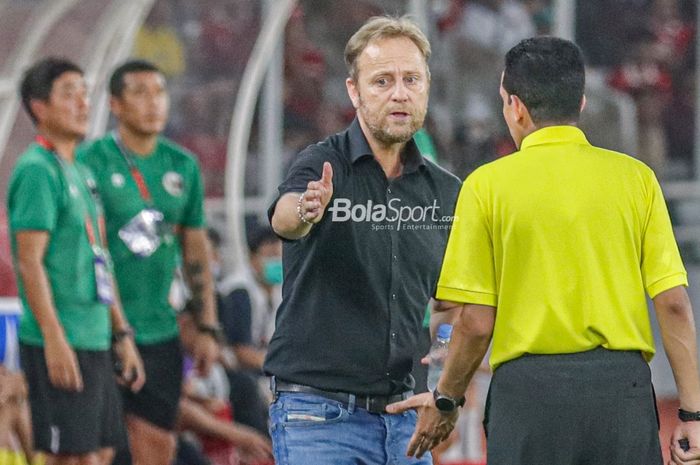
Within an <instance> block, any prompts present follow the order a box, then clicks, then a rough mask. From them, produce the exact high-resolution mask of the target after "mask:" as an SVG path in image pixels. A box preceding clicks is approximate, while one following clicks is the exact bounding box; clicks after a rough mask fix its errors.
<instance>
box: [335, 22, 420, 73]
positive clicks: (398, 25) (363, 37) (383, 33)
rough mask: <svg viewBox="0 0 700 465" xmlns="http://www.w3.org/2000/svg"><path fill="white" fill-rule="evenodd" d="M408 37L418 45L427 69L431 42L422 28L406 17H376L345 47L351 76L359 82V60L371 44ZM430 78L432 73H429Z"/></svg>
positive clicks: (346, 62) (346, 61) (346, 63)
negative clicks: (377, 41)
mask: <svg viewBox="0 0 700 465" xmlns="http://www.w3.org/2000/svg"><path fill="white" fill-rule="evenodd" d="M395 37H406V38H408V39H410V40H411V41H413V43H414V44H416V47H418V49H419V50H420V52H421V54H422V55H423V57H424V58H425V63H426V67H427V63H428V59H429V58H430V53H431V49H430V42H429V41H428V38H427V37H426V36H425V34H424V33H423V31H421V29H420V27H418V25H417V24H416V23H415V22H414V21H412V20H411V19H409V18H408V17H406V16H402V17H400V18H396V17H392V16H374V17H372V18H370V19H368V20H367V22H365V24H363V25H362V27H361V28H360V29H358V30H357V32H355V34H353V35H352V37H350V40H348V43H347V44H346V45H345V65H346V66H347V68H348V74H349V76H350V77H351V78H352V79H353V80H354V81H357V66H356V64H357V58H358V57H359V56H360V54H361V53H362V51H363V50H364V49H365V48H366V47H367V45H369V43H370V42H372V41H374V40H380V39H389V38H395ZM428 76H430V72H429V71H428Z"/></svg>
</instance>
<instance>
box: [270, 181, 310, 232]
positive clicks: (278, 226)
mask: <svg viewBox="0 0 700 465" xmlns="http://www.w3.org/2000/svg"><path fill="white" fill-rule="evenodd" d="M300 195H301V193H300V192H289V193H287V194H284V195H283V196H282V197H281V198H280V199H279V200H278V201H277V205H276V206H275V213H274V214H273V215H272V221H271V225H272V229H273V230H274V231H275V233H277V234H278V235H279V236H281V237H284V238H285V239H289V240H296V239H300V238H302V237H304V236H306V235H307V234H309V231H311V226H312V225H311V224H308V223H304V222H303V221H301V218H300V217H299V211H298V205H299V196H300Z"/></svg>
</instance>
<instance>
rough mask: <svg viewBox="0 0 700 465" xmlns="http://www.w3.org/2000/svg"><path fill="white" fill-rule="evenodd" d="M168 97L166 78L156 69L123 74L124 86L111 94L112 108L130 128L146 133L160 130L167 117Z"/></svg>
mask: <svg viewBox="0 0 700 465" xmlns="http://www.w3.org/2000/svg"><path fill="white" fill-rule="evenodd" d="M168 107H169V99H168V94H167V91H166V89H165V78H164V77H163V75H162V74H160V73H158V72H155V71H138V72H134V73H127V74H125V75H124V90H123V92H122V95H121V96H119V97H112V112H113V113H114V115H115V116H116V117H117V119H118V120H119V122H120V123H121V124H123V125H125V126H126V127H127V128H129V129H130V130H131V131H133V132H135V133H137V134H141V135H144V136H151V135H156V134H159V133H160V132H162V131H163V129H165V124H166V122H167V119H168Z"/></svg>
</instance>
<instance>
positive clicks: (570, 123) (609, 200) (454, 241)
mask: <svg viewBox="0 0 700 465" xmlns="http://www.w3.org/2000/svg"><path fill="white" fill-rule="evenodd" d="M584 81H585V71H584V64H583V57H582V54H581V51H580V50H579V48H578V47H577V46H576V45H574V44H573V43H571V42H569V41H566V40H563V39H557V38H552V37H538V38H533V39H526V40H524V41H522V42H520V43H519V44H518V45H516V46H515V47H514V48H513V49H511V50H510V51H509V52H508V54H507V55H506V64H505V70H504V73H503V76H502V81H501V88H500V93H501V97H502V99H503V116H504V118H505V120H506V123H507V124H508V128H509V130H510V133H511V136H512V137H513V139H514V140H515V143H516V145H517V146H518V147H519V151H518V152H516V153H515V154H513V155H511V156H508V157H505V158H502V159H500V160H497V161H495V162H493V163H490V164H487V165H485V166H482V167H481V168H479V169H477V170H476V171H475V172H474V173H473V174H472V175H471V176H469V177H468V178H467V180H466V181H465V183H464V185H463V187H462V190H461V193H460V196H459V200H458V203H457V207H456V212H455V214H456V217H457V218H458V220H455V223H454V226H453V229H452V232H451V235H450V238H449V242H448V246H447V249H446V252H445V258H444V262H443V268H442V273H441V277H440V281H439V284H438V291H437V298H438V299H441V300H442V301H447V302H453V303H454V305H453V306H454V307H456V306H459V307H461V312H460V316H459V317H458V320H457V321H456V322H455V328H454V332H453V333H452V342H451V345H450V352H449V357H448V360H447V362H446V367H445V371H444V373H443V375H442V378H441V379H440V383H439V384H438V387H437V389H436V390H435V392H434V393H432V394H431V393H427V394H421V395H419V396H415V397H413V398H411V399H408V400H406V401H403V402H401V403H398V404H394V405H393V406H390V407H389V408H387V410H389V411H391V412H392V413H394V412H399V411H403V410H406V409H408V408H416V409H417V410H418V411H419V414H420V418H419V421H418V425H417V427H416V433H415V435H414V436H413V438H412V442H411V443H410V445H409V450H408V454H409V455H417V456H421V455H422V454H423V453H424V452H425V451H427V450H429V449H431V448H432V447H434V446H435V445H436V444H437V443H438V442H440V441H441V440H443V439H444V438H446V437H447V435H448V434H449V432H450V431H451V430H452V428H453V426H454V423H455V420H456V418H457V414H456V406H457V405H459V404H460V403H461V401H462V394H463V393H464V391H465V389H466V387H467V384H468V383H469V381H470V379H471V377H472V375H473V373H474V371H475V370H476V369H477V367H478V366H479V363H480V362H481V360H482V358H483V357H484V354H485V353H486V349H487V347H488V345H489V343H490V342H491V341H492V339H493V341H492V342H493V347H492V352H491V358H490V363H491V366H492V368H493V370H494V374H493V379H492V382H491V387H490V391H489V397H488V400H487V407H486V408H487V411H486V415H485V420H484V426H485V429H486V432H487V438H488V439H487V440H488V452H487V453H488V463H489V465H582V464H587V465H603V464H604V465H647V464H648V465H652V464H653V465H657V464H661V463H662V456H661V448H660V444H659V435H658V417H657V413H656V409H655V402H654V394H653V388H652V385H651V374H650V370H649V366H648V363H647V362H648V361H649V360H650V359H651V357H652V356H653V354H654V342H653V337H652V330H651V326H650V322H649V314H648V309H647V301H646V295H645V294H648V295H649V296H650V297H651V298H652V299H653V301H654V308H655V310H656V314H657V318H658V321H659V325H660V327H661V332H662V336H663V343H664V348H665V349H666V353H667V354H668V358H669V361H670V362H671V368H672V369H673V374H674V377H675V380H676V385H677V387H678V393H679V396H680V404H681V410H680V411H679V417H680V420H681V421H680V422H679V423H678V425H677V427H676V429H675V432H674V434H673V440H672V444H671V446H670V447H671V454H672V457H673V463H676V464H681V463H692V464H696V463H700V461H696V460H698V459H700V380H699V378H698V361H697V346H696V337H695V324H694V322H693V312H692V309H691V306H690V302H689V299H688V295H687V293H686V290H685V286H687V275H686V272H685V269H684V267H683V263H682V261H681V258H680V254H679V252H678V247H677V245H676V241H675V239H674V236H673V230H672V228H671V222H670V220H669V216H668V212H667V210H666V204H665V202H664V198H663V194H662V193H661V189H660V187H659V183H658V181H657V180H656V177H655V176H654V173H653V172H652V170H651V169H649V168H648V167H647V166H646V165H644V164H643V163H641V162H640V161H638V160H636V159H634V158H632V157H629V156H627V155H624V154H621V153H617V152H613V151H610V150H605V149H602V148H598V147H594V146H592V145H591V144H590V143H589V142H588V140H587V139H586V136H585V135H584V133H583V132H582V131H581V130H580V129H578V128H577V127H576V125H577V122H578V120H579V115H580V112H581V110H582V109H583V107H584V105H585V97H584V95H583V90H584ZM449 307H450V306H449V305H444V303H443V306H442V308H449ZM686 441H687V442H686ZM684 443H685V444H684ZM687 443H689V446H690V449H689V450H688V451H684V450H683V446H685V445H687ZM682 445H683V446H682Z"/></svg>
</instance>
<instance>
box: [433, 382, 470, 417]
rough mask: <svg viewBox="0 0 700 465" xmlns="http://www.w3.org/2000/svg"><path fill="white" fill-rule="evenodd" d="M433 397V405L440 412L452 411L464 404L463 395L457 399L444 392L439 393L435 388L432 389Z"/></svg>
mask: <svg viewBox="0 0 700 465" xmlns="http://www.w3.org/2000/svg"><path fill="white" fill-rule="evenodd" d="M433 399H434V400H435V407H437V409H438V410H440V412H442V413H452V412H454V410H455V409H456V408H457V407H462V406H463V405H464V400H465V399H464V396H462V397H460V398H459V399H455V398H453V397H450V396H446V395H444V394H440V392H438V390H437V388H436V389H435V390H434V391H433Z"/></svg>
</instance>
